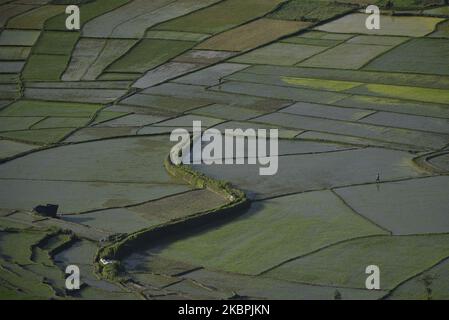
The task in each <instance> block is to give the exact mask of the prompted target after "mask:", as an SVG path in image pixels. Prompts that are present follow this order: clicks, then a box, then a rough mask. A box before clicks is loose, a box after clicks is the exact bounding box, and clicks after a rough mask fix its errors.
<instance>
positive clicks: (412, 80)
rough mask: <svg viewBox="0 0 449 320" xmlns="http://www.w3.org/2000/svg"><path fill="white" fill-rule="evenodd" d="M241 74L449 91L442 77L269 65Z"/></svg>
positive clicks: (253, 67) (248, 69) (251, 68)
mask: <svg viewBox="0 0 449 320" xmlns="http://www.w3.org/2000/svg"><path fill="white" fill-rule="evenodd" d="M241 73H250V74H251V75H254V76H256V75H257V76H262V75H263V76H265V77H268V76H269V77H274V76H278V77H281V76H283V77H297V78H313V79H327V80H340V81H351V82H364V83H382V84H392V85H405V86H416V87H425V88H435V89H449V78H448V77H446V76H441V75H428V74H413V73H395V72H384V71H381V72H377V71H367V70H363V71H358V70H343V69H326V68H301V67H286V66H285V67H284V66H269V65H260V66H251V67H249V68H247V69H246V70H244V71H242V72H241ZM239 74H240V73H239ZM236 75H238V74H236Z"/></svg>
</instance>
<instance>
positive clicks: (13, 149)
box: [0, 140, 36, 158]
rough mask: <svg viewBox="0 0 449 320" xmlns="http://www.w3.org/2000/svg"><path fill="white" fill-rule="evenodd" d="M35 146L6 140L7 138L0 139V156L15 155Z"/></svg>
mask: <svg viewBox="0 0 449 320" xmlns="http://www.w3.org/2000/svg"><path fill="white" fill-rule="evenodd" d="M35 147H36V146H33V145H29V144H25V143H20V142H15V141H8V140H0V158H8V157H12V156H15V155H16V154H19V153H22V152H26V151H29V150H32V149H34V148H35Z"/></svg>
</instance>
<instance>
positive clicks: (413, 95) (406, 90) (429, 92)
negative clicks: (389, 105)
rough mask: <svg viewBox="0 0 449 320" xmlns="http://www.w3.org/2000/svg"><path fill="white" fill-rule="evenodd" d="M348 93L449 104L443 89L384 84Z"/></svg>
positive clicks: (447, 91) (448, 95)
mask: <svg viewBox="0 0 449 320" xmlns="http://www.w3.org/2000/svg"><path fill="white" fill-rule="evenodd" d="M349 92H352V93H356V94H366V95H374V96H382V97H389V98H398V99H406V100H415V101H423V102H433V103H441V104H449V90H443V89H432V88H419V87H408V86H391V85H385V84H366V85H363V86H360V87H357V88H353V89H350V90H349Z"/></svg>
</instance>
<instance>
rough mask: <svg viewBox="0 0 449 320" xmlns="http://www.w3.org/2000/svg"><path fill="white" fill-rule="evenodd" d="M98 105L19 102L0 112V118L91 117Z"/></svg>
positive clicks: (98, 107) (99, 106)
mask: <svg viewBox="0 0 449 320" xmlns="http://www.w3.org/2000/svg"><path fill="white" fill-rule="evenodd" d="M100 108H101V105H99V104H87V103H73V102H56V101H34V100H20V101H16V102H14V103H12V104H11V105H10V106H8V107H7V108H6V109H3V110H2V111H1V112H0V116H18V117H23V116H27V117H46V116H51V117H92V116H93V115H94V114H95V112H96V111H97V110H98V109H100Z"/></svg>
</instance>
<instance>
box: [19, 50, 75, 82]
mask: <svg viewBox="0 0 449 320" xmlns="http://www.w3.org/2000/svg"><path fill="white" fill-rule="evenodd" d="M69 59H70V57H69V56H60V55H47V54H33V55H31V57H30V58H29V59H28V63H27V65H26V67H25V70H24V71H23V78H24V79H26V80H59V78H60V76H61V75H62V73H63V72H64V70H65V68H66V65H67V63H68V62H69Z"/></svg>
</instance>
